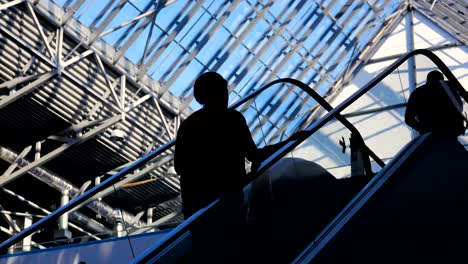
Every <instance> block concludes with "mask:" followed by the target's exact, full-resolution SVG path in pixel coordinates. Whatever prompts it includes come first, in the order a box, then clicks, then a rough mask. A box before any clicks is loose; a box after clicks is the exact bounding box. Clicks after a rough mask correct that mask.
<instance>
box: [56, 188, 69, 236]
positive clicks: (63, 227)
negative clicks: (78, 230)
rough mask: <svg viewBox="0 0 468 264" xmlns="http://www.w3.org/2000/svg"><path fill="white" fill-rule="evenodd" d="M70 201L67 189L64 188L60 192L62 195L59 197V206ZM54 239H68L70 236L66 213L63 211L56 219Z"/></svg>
mask: <svg viewBox="0 0 468 264" xmlns="http://www.w3.org/2000/svg"><path fill="white" fill-rule="evenodd" d="M69 201H70V197H69V191H68V189H65V190H64V191H63V192H62V197H61V198H60V207H63V206H65V205H66V204H67V203H68V202H69ZM54 238H55V239H70V238H72V233H71V231H70V230H68V213H64V214H63V215H62V216H60V217H59V220H58V230H56V231H55V232H54Z"/></svg>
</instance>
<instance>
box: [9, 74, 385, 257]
mask: <svg viewBox="0 0 468 264" xmlns="http://www.w3.org/2000/svg"><path fill="white" fill-rule="evenodd" d="M278 83H290V84H293V85H296V86H297V87H299V88H300V89H302V90H303V91H305V92H306V93H307V94H309V95H310V96H311V97H312V98H313V99H315V100H316V101H317V103H318V104H320V105H321V106H322V107H323V108H325V109H326V110H327V111H331V110H332V109H333V107H332V106H331V105H329V104H328V102H326V101H325V100H324V99H323V98H322V97H321V96H320V95H319V94H318V93H317V92H316V91H315V90H313V89H312V88H310V87H309V86H308V85H306V84H305V83H303V82H301V81H298V80H295V79H291V78H284V79H278V80H276V81H273V82H271V83H269V84H267V85H265V86H263V87H262V88H260V89H258V90H256V91H255V92H252V93H251V94H249V95H247V96H245V97H244V98H242V99H241V100H239V101H238V102H236V103H234V104H233V105H231V106H229V108H231V109H234V108H236V107H238V106H240V105H242V104H243V103H245V102H247V101H249V100H251V99H252V98H254V97H255V96H257V95H258V94H260V93H262V92H263V91H265V90H266V89H268V88H269V87H271V86H273V85H275V84H278ZM336 116H337V119H338V120H340V121H341V122H342V123H343V125H345V126H346V127H347V128H348V129H350V130H351V131H352V132H353V133H356V135H358V136H359V137H360V138H362V137H361V136H360V134H359V131H358V130H357V129H356V128H355V127H354V126H353V125H352V124H351V123H349V121H347V120H346V118H344V117H342V116H341V115H340V114H339V113H337V114H336ZM175 141H176V139H173V140H171V141H169V142H167V143H166V144H164V145H163V146H161V147H159V148H157V149H156V150H154V151H152V152H150V153H148V154H146V155H144V156H143V157H141V158H140V159H138V160H136V161H135V162H134V163H132V164H130V165H129V166H127V167H125V168H124V169H122V170H121V171H119V172H118V173H116V174H114V175H113V176H111V177H109V178H107V179H106V180H104V181H103V182H102V183H101V184H99V185H97V186H94V187H93V188H91V189H90V190H88V191H86V192H84V193H83V194H81V195H80V196H78V197H76V198H75V199H73V200H71V201H70V202H69V203H68V204H66V205H64V206H62V207H60V208H58V209H57V210H55V211H53V212H52V213H51V214H49V215H47V216H46V217H44V218H42V219H40V220H39V221H37V222H35V223H33V224H32V225H31V226H29V227H28V228H26V229H24V230H22V231H21V232H19V233H18V234H16V235H15V236H13V237H10V238H9V239H7V240H6V241H4V242H2V243H1V244H0V252H3V251H4V250H5V249H6V248H7V247H9V246H12V245H13V244H15V243H17V242H18V241H19V240H20V239H23V238H25V237H26V236H28V235H31V234H33V233H34V232H36V231H37V230H39V228H41V227H43V226H44V225H46V224H48V223H50V222H52V221H55V220H57V219H58V218H59V217H60V216H62V215H63V214H65V213H67V212H68V211H70V210H73V209H74V208H76V207H77V206H79V205H80V204H83V203H84V202H86V201H87V200H89V199H91V198H93V197H94V196H95V195H96V194H98V193H99V192H101V191H103V190H104V189H106V188H108V187H110V186H111V185H112V184H115V183H117V182H119V181H120V180H123V179H124V177H125V176H126V175H127V174H129V173H130V172H131V171H133V170H134V169H136V168H138V167H140V166H141V165H143V164H145V163H146V162H148V161H150V160H152V159H153V158H154V157H156V156H158V155H160V154H162V153H164V152H165V151H166V150H168V149H170V148H171V147H172V146H174V144H175ZM364 146H365V145H364ZM366 149H367V150H369V149H368V148H367V147H366ZM369 154H370V155H371V156H372V157H373V158H374V159H375V160H377V161H378V162H379V164H380V163H381V164H384V163H383V161H381V160H380V158H378V157H377V156H376V155H375V154H374V153H373V152H371V151H370V150H369Z"/></svg>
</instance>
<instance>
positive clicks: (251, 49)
mask: <svg viewBox="0 0 468 264" xmlns="http://www.w3.org/2000/svg"><path fill="white" fill-rule="evenodd" d="M54 2H55V3H57V4H59V5H61V6H62V7H64V8H65V9H72V8H73V9H74V10H76V12H75V13H74V17H75V18H76V19H77V20H78V21H80V22H81V23H82V24H84V25H86V26H88V27H89V28H90V30H91V32H92V33H91V37H90V39H91V42H93V41H99V40H101V39H102V40H104V41H106V42H107V43H109V44H110V45H112V46H113V47H114V48H115V49H116V54H115V56H114V62H115V61H117V60H119V59H120V58H121V57H123V56H124V57H126V58H127V59H128V60H130V61H132V62H133V63H135V64H136V65H138V66H139V72H140V78H141V77H142V76H144V75H148V76H150V77H151V78H153V79H155V80H157V81H158V82H159V83H160V84H161V87H162V91H161V92H169V93H171V94H173V95H174V96H176V97H179V98H180V99H181V100H182V102H183V103H182V105H181V106H180V107H179V111H184V109H185V108H186V107H190V108H191V109H197V108H199V107H200V106H199V105H198V104H197V103H196V102H195V100H193V95H192V90H191V88H192V83H193V81H194V79H195V78H196V76H198V75H199V74H200V73H202V72H205V71H208V70H211V71H217V72H219V73H220V74H221V75H223V76H224V77H225V78H226V79H227V80H228V81H229V84H230V90H231V93H230V99H231V102H235V101H237V100H238V99H239V98H241V97H243V96H244V95H246V94H248V93H250V92H252V91H253V90H255V89H257V88H259V87H261V86H263V85H265V84H267V83H268V82H271V81H273V80H275V79H278V78H285V77H290V78H296V79H299V80H301V81H303V82H304V83H306V84H308V85H309V86H311V87H313V88H314V89H315V90H317V91H318V92H319V93H320V94H325V93H326V92H327V91H328V90H329V89H330V88H331V87H332V86H333V85H334V84H335V83H336V82H337V81H338V80H339V78H340V77H341V76H342V75H343V73H344V72H345V71H346V69H347V67H348V66H349V63H350V61H354V59H355V58H357V56H359V55H360V52H361V51H362V50H363V49H364V48H365V47H366V46H367V45H368V43H369V41H370V40H371V39H372V38H373V36H375V34H376V33H377V32H379V30H380V29H381V27H382V26H383V25H384V23H385V18H387V17H388V16H389V15H391V14H392V13H393V12H394V11H395V10H397V9H398V7H399V6H400V2H401V1H390V0H373V1H370V0H369V1H338V0H326V1H318V0H317V1H311V0H303V1H299V0H297V1H289V0H281V1H279V0H277V1H256V0H247V1H235V0H234V1H221V0H207V1H191V0H166V1H147V0H129V1H125V0H120V1H117V0H55V1H54ZM270 96H271V97H270V98H269V100H262V101H260V102H257V103H256V105H255V108H256V109H255V110H253V109H252V108H250V109H247V110H245V112H244V115H245V116H246V118H247V121H248V123H249V125H250V126H251V128H254V129H255V127H257V126H258V125H259V123H261V122H269V124H267V126H268V127H269V129H271V130H272V132H273V133H271V134H270V135H273V134H275V133H274V132H275V131H278V130H281V129H282V128H281V126H282V125H283V124H284V123H285V120H296V121H295V122H299V120H300V118H299V119H298V118H297V115H298V113H302V112H304V111H306V110H307V109H311V107H313V105H314V104H315V102H314V101H313V100H308V99H307V97H306V96H305V95H302V94H300V93H299V92H298V91H296V90H294V89H283V90H281V92H277V93H272V94H270ZM298 97H301V98H306V101H304V100H296V99H297V98H298ZM278 100H282V103H280V104H276V102H277V101H278ZM259 112H260V115H261V116H265V115H267V114H268V115H269V116H272V118H266V119H265V120H263V119H261V118H258V117H257V113H259ZM262 120H263V121H262ZM263 125H265V124H263ZM255 137H256V138H255V139H256V140H257V143H260V138H261V136H257V135H255ZM267 141H268V140H267Z"/></svg>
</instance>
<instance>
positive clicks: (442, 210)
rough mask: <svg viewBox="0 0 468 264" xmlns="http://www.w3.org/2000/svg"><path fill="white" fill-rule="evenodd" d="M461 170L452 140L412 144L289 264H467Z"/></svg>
mask: <svg viewBox="0 0 468 264" xmlns="http://www.w3.org/2000/svg"><path fill="white" fill-rule="evenodd" d="M467 162H468V152H467V151H466V150H465V148H464V147H463V145H462V144H461V143H460V142H459V141H458V140H457V139H455V138H450V137H445V136H440V135H432V134H426V135H423V136H421V137H420V138H417V139H416V140H415V141H414V142H412V144H410V145H409V146H408V147H407V148H406V149H405V150H404V151H402V153H400V155H398V156H397V157H395V160H394V161H393V162H392V164H389V165H387V167H386V168H385V169H384V170H383V171H382V173H380V175H378V176H379V177H378V179H375V180H373V181H372V182H371V183H370V184H369V185H371V186H369V187H368V188H366V190H365V191H363V192H361V193H360V194H359V195H358V196H357V197H356V198H354V200H353V201H352V202H351V203H350V204H349V206H348V207H347V208H346V209H345V210H343V212H342V214H340V215H339V216H338V217H337V218H336V219H335V220H334V221H333V222H332V223H331V224H330V225H329V226H328V227H327V228H326V229H325V230H324V231H323V232H322V234H321V235H320V236H318V237H317V238H316V239H315V240H314V241H313V242H311V243H310V245H309V246H308V247H307V249H306V250H304V251H303V252H302V253H301V254H300V256H298V258H297V259H296V260H295V261H294V263H345V262H349V263H466V262H467V260H468V258H467V256H466V248H465V247H466V245H468V225H467V224H466V223H468V213H467V208H468V207H467V206H468V192H467V191H466V188H467V187H468V177H467V176H468V173H467V169H466V168H467V166H466V164H467ZM376 178H377V177H376Z"/></svg>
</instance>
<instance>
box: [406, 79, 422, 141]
mask: <svg viewBox="0 0 468 264" xmlns="http://www.w3.org/2000/svg"><path fill="white" fill-rule="evenodd" d="M417 89H418V88H417ZM417 89H416V90H415V91H414V92H413V93H412V94H411V95H410V97H409V99H408V104H407V106H406V111H405V122H406V124H407V125H408V126H410V127H412V128H414V129H416V130H417V131H418V132H420V131H421V125H420V123H419V120H418V119H417V116H418V108H419V102H418V100H420V98H419V94H418V92H417Z"/></svg>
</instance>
